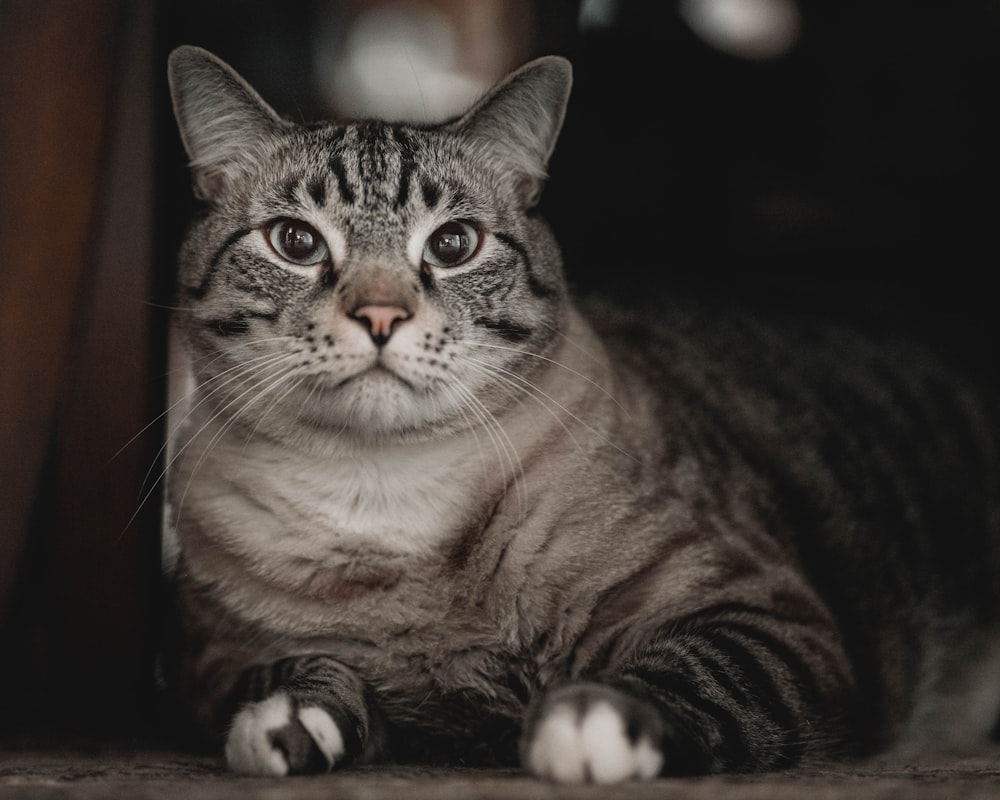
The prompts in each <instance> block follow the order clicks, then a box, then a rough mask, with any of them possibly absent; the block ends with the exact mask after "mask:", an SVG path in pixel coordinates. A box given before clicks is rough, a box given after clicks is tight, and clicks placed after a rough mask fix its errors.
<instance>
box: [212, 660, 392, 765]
mask: <svg viewBox="0 0 1000 800" xmlns="http://www.w3.org/2000/svg"><path fill="white" fill-rule="evenodd" d="M231 701H232V703H233V705H234V707H235V709H236V711H235V715H234V716H233V719H232V723H231V725H230V727H229V732H228V734H227V737H226V761H227V763H228V765H229V767H230V769H232V770H233V771H235V772H240V773H244V774H251V775H290V774H301V773H316V772H328V771H329V770H331V769H334V768H335V767H338V766H341V765H344V764H348V763H355V762H358V761H362V760H366V758H367V757H369V756H371V755H372V754H373V753H374V752H376V751H377V750H378V749H379V747H380V739H381V733H380V725H379V724H378V723H377V721H376V719H375V715H374V712H373V709H372V708H371V707H370V706H369V704H368V702H367V700H366V697H365V691H364V685H363V684H362V682H361V680H360V678H358V676H357V675H355V674H354V673H353V672H352V671H351V670H349V669H348V668H347V667H345V666H344V665H343V664H341V663H340V662H338V661H337V660H336V659H333V658H330V657H327V656H321V655H316V656H301V657H294V658H286V659H283V660H281V661H277V662H275V663H273V664H267V665H260V666H255V667H251V668H250V669H248V670H246V671H245V672H244V673H243V675H242V676H241V679H240V681H239V682H238V684H237V686H236V688H235V689H234V692H233V695H232V698H231Z"/></svg>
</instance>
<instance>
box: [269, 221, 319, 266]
mask: <svg viewBox="0 0 1000 800" xmlns="http://www.w3.org/2000/svg"><path fill="white" fill-rule="evenodd" d="M267 241H268V242H269V243H270V245H271V247H273V248H274V252H275V253H277V254H278V255H279V256H281V257H282V258H283V259H285V261H289V262H291V263H292V264H298V265H299V266H301V267H311V266H313V265H314V264H319V263H320V262H321V261H325V260H326V259H327V258H328V257H329V255H330V250H329V249H328V248H327V246H326V242H325V241H324V240H323V237H322V236H320V235H319V233H318V232H317V230H316V229H315V228H314V227H313V226H312V225H310V224H309V223H307V222H303V221H302V220H299V219H279V220H277V221H276V222H272V223H271V224H270V226H268V229H267Z"/></svg>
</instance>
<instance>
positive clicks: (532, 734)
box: [522, 683, 663, 783]
mask: <svg viewBox="0 0 1000 800" xmlns="http://www.w3.org/2000/svg"><path fill="white" fill-rule="evenodd" d="M661 734H662V723H661V722H660V719H659V715H658V714H657V713H656V711H655V710H654V709H653V708H652V707H650V706H649V705H648V704H646V703H645V702H643V701H642V700H639V699H637V698H635V697H633V696H631V695H630V694H627V693H625V692H623V691H619V690H618V689H614V688H612V687H609V686H604V685H601V684H597V683H578V684H571V685H569V686H564V687H562V688H560V689H556V690H555V691H553V692H550V693H549V694H548V695H547V696H546V697H545V698H544V699H543V700H542V702H541V704H540V705H539V706H538V707H537V708H535V709H534V710H533V712H532V713H531V714H530V715H529V717H528V720H527V724H526V727H525V738H524V741H523V743H522V760H523V762H524V766H525V767H526V768H527V769H528V770H530V771H531V772H532V773H534V774H535V775H537V776H539V777H541V778H548V779H549V780H554V781H558V782H560V783H619V782H621V781H627V780H634V779H640V780H648V779H650V778H655V777H656V776H657V775H658V774H659V773H660V769H661V768H662V766H663V753H662V752H661V750H660V740H661Z"/></svg>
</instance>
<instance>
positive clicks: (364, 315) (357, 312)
mask: <svg viewBox="0 0 1000 800" xmlns="http://www.w3.org/2000/svg"><path fill="white" fill-rule="evenodd" d="M348 316H349V317H350V318H351V319H356V320H358V322H360V323H361V324H362V325H364V326H365V327H366V328H368V333H369V334H371V337H372V341H373V342H375V344H377V345H378V346H379V347H381V346H382V345H384V344H385V343H386V342H388V341H389V337H390V336H392V332H393V329H394V328H395V327H396V323H397V322H405V321H406V320H408V319H409V318H410V317H412V316H413V312H412V311H410V310H408V309H405V308H403V307H402V306H383V305H375V304H372V305H367V306H358V308H356V309H354V310H353V311H352V312H350V314H348Z"/></svg>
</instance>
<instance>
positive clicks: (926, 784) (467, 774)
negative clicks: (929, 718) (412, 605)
mask: <svg viewBox="0 0 1000 800" xmlns="http://www.w3.org/2000/svg"><path fill="white" fill-rule="evenodd" d="M7 797H11V798H15V797H16V798H22V797H30V798H48V797H52V798H64V799H66V798H68V799H69V800H87V799H89V798H95V800H96V799H97V798H100V800H105V799H106V798H112V797H114V798H119V797H121V798H126V797H127V798H148V799H149V800H171V799H172V798H183V800H203V798H212V799H213V800H228V798H232V799H233V800H247V798H267V800H284V799H285V798H289V799H291V798H295V800H312V798H316V800H329V798H337V799H338V800H494V799H495V800H529V799H534V798H539V799H540V800H550V799H551V800H591V798H616V800H619V799H620V800H674V798H677V799H678V800H679V799H680V798H685V799H686V800H736V798H739V799H740V800H806V799H807V800H833V799H834V798H837V799H838V800H839V799H840V798H845V799H846V798H850V800H876V798H878V799H882V798H905V800H957V798H991V800H995V798H997V797H1000V753H997V752H996V751H992V750H991V751H983V752H980V753H978V754H967V755H965V756H962V757H954V758H950V759H944V760H933V761H929V762H926V763H902V764H896V765H888V764H878V763H874V764H855V765H845V766H839V767H836V768H831V769H825V770H807V771H799V772H786V773H778V774H773V775H750V776H747V775H744V776H713V777H704V778H674V779H661V780H656V781H651V782H648V783H628V784H622V785H618V786H613V787H606V786H559V785H555V784H551V783H547V782H545V781H540V780H535V779H533V778H530V777H528V776H527V775H525V774H523V773H521V772H519V771H516V770H476V769H422V768H418V767H402V766H401V767H377V768H365V769H359V770H347V771H344V772H339V773H333V774H331V775H319V776H313V777H298V778H247V777H239V776H234V775H231V774H229V773H227V772H226V771H225V770H224V769H223V768H222V765H221V763H220V762H219V760H218V759H213V758H202V757H195V756H190V755H185V754H180V753H175V752H171V751H164V750H120V749H119V750H110V751H106V752H89V753H80V752H72V751H61V752H51V751H50V752H38V751H28V752H10V751H8V752H3V751H2V750H0V798H7Z"/></svg>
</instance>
